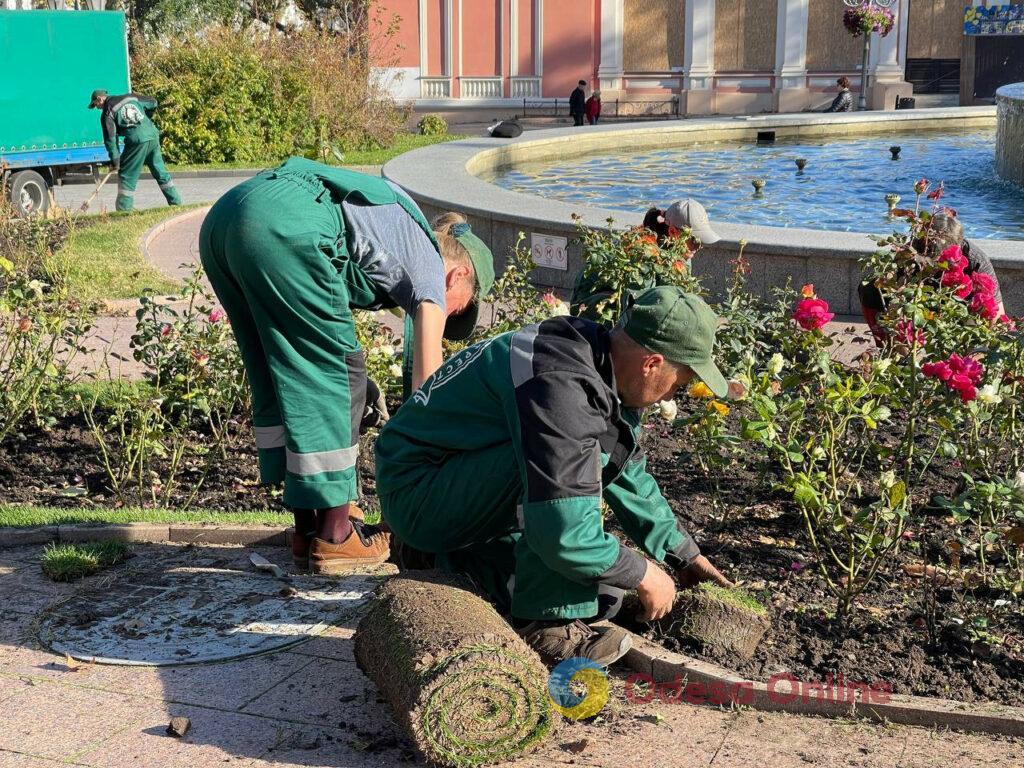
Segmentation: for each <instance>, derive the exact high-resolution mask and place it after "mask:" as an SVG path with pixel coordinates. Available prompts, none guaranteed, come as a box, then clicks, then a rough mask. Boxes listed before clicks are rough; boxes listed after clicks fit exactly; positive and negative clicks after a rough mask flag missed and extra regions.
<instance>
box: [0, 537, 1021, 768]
mask: <svg viewBox="0 0 1024 768" xmlns="http://www.w3.org/2000/svg"><path fill="white" fill-rule="evenodd" d="M259 551H260V552H261V553H262V554H263V555H265V556H266V557H268V558H270V559H272V560H276V561H277V562H279V563H282V564H286V560H287V557H288V552H287V550H285V549H284V548H277V549H270V548H268V549H261V550H259ZM40 552H41V550H40V548H38V547H25V548H19V549H11V550H0V606H2V610H0V767H2V768H16V767H17V768H47V767H48V766H56V765H58V764H65V765H66V764H72V765H78V766H92V767H93V768H122V767H127V766H132V767H133V768H134V767H136V766H144V767H147V768H148V767H149V766H154V767H156V766H159V768H179V767H180V768H214V766H224V765H231V766H245V767H246V768H264V767H268V768H269V766H278V767H282V766H332V767H333V766H352V767H353V768H361V767H363V766H366V767H367V768H369V767H370V766H381V765H383V766H391V765H400V764H413V765H419V764H421V763H420V762H419V761H418V759H416V758H415V757H414V755H413V754H412V752H411V749H410V746H409V744H408V742H407V741H406V740H405V738H404V736H403V734H402V732H401V730H400V728H399V727H398V726H397V725H396V724H395V722H394V719H393V717H392V713H391V711H390V709H389V708H388V706H387V705H386V704H383V703H382V702H381V700H380V699H379V698H378V694H377V691H376V688H375V687H374V685H373V684H372V683H371V682H370V681H369V680H368V679H367V678H366V677H364V676H363V675H362V673H361V672H360V671H359V669H358V668H357V666H356V664H355V662H354V658H353V656H352V640H351V639H352V635H353V632H354V628H355V625H356V623H357V621H358V616H354V617H352V618H350V619H348V620H346V621H345V622H344V623H343V624H342V625H341V626H336V627H334V628H333V629H331V630H330V631H329V632H328V633H327V634H325V635H322V636H320V637H317V638H314V639H311V640H309V641H307V642H306V643H304V644H302V645H298V646H292V647H291V648H290V649H289V650H286V651H279V652H276V653H270V654H266V655H263V656H257V657H253V658H249V659H246V660H241V661H233V662H226V663H220V664H208V665H196V666H183V667H163V668H153V667H124V666H100V665H89V664H78V663H74V662H73V663H71V664H68V662H67V660H66V659H65V658H62V657H59V656H55V655H53V654H51V653H49V652H47V651H44V650H41V649H40V648H39V646H38V645H37V643H36V641H35V640H34V639H33V638H34V633H35V631H36V628H37V627H38V625H39V622H40V620H41V619H43V618H45V616H46V615H47V611H48V610H50V609H52V608H54V607H55V606H58V605H63V606H64V607H63V611H65V612H66V611H68V610H69V608H70V609H73V607H74V602H75V600H76V595H77V594H78V593H79V592H80V591H82V590H85V589H95V588H96V587H97V586H102V585H104V584H106V583H110V584H114V583H116V581H117V579H118V571H117V570H114V571H112V572H108V573H106V574H99V575H97V576H94V577H92V578H91V579H88V580H86V581H85V582H84V583H81V584H79V585H59V584H54V583H52V582H50V581H48V580H46V579H45V577H44V576H43V575H42V573H41V571H40V568H39V563H38V558H39V555H40ZM197 553H198V555H199V556H200V557H207V558H209V557H210V556H211V555H212V556H216V557H219V558H222V559H232V558H234V559H238V558H240V557H244V555H245V553H244V552H242V551H241V550H240V549H239V548H233V547H212V546H211V547H195V546H174V545H138V546H137V548H136V554H137V557H142V558H147V559H149V560H153V561H159V562H161V563H162V565H161V567H162V568H166V569H168V570H173V569H175V568H181V567H185V566H187V565H189V564H190V563H192V562H194V560H195V558H196V557H197ZM169 618H170V619H177V620H184V617H169ZM87 620H88V617H87V616H86V617H83V621H87ZM177 716H185V717H188V718H190V719H191V721H192V727H191V730H190V731H189V732H188V734H187V735H186V736H185V737H184V738H181V739H179V738H175V737H173V736H169V735H167V734H166V732H165V730H166V728H167V724H168V722H169V721H170V719H171V718H172V717H177ZM1022 762H1024V742H1021V741H1013V740H1009V739H998V738H990V737H984V736H970V735H961V734H951V733H939V732H934V731H928V730H924V729H918V728H906V727H884V726H876V725H869V724H867V723H862V722H857V721H831V720H824V719H819V718H801V717H794V716H789V715H780V714H766V713H757V712H752V711H720V710H717V709H711V708H704V707H693V706H689V705H665V704H662V705H660V706H659V705H654V704H650V705H632V704H630V703H628V702H627V701H626V700H625V697H624V696H623V682H622V678H621V677H617V678H616V679H615V681H614V686H613V697H612V700H611V702H610V703H609V705H608V707H606V709H605V710H604V711H603V712H602V714H601V716H600V718H599V719H598V720H597V721H595V722H593V723H587V724H581V723H567V724H566V725H565V726H564V727H563V728H562V729H561V730H560V731H559V733H558V734H557V735H556V736H555V738H554V739H552V740H551V741H550V743H549V744H548V745H546V746H545V747H544V748H543V749H542V750H541V751H540V752H539V753H537V754H535V755H533V756H531V757H529V758H527V759H525V760H523V761H521V762H518V763H515V765H519V766H524V767H526V766H528V767H530V768H548V767H550V766H552V765H581V766H607V767H608V768H613V767H618V766H621V767H622V768H627V766H629V767H632V766H688V767H689V766H715V767H716V768H729V767H735V768H759V767H760V766H770V768H790V767H791V766H806V765H815V766H878V767H879V768H893V767H894V766H896V767H900V768H904V767H905V768H910V767H911V766H913V767H915V768H917V767H920V768H924V767H925V766H929V767H931V766H935V767H939V766H941V767H943V768H946V767H947V766H966V765H970V766H974V767H976V766H993V767H998V768H1010V766H1017V765H1021V764H1022Z"/></svg>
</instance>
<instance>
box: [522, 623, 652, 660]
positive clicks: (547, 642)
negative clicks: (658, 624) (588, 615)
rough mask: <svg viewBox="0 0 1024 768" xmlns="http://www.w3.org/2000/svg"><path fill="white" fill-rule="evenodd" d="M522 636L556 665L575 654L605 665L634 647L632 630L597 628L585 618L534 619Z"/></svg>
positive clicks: (544, 658)
mask: <svg viewBox="0 0 1024 768" xmlns="http://www.w3.org/2000/svg"><path fill="white" fill-rule="evenodd" d="M518 632H519V635H520V636H521V637H522V638H523V639H524V640H525V641H526V642H528V643H529V644H530V645H531V646H533V649H534V650H535V651H537V653H539V654H540V657H541V658H542V659H543V660H544V662H545V663H546V664H550V665H552V666H554V665H556V664H558V663H559V662H561V661H565V660H566V659H571V658H573V657H574V656H582V657H583V658H586V659H590V660H591V661H593V662H594V663H595V664H599V665H601V666H602V667H607V666H610V665H611V664H614V663H615V662H616V661H618V660H619V659H621V658H622V657H623V656H625V655H626V653H627V652H628V651H629V649H630V648H631V647H632V640H630V638H629V633H628V632H626V630H624V629H621V628H620V627H602V628H601V629H594V628H592V627H588V626H587V625H586V624H584V623H583V622H582V621H578V620H577V621H568V622H566V621H533V622H530V623H529V624H527V625H526V626H525V627H523V628H522V629H520V630H518Z"/></svg>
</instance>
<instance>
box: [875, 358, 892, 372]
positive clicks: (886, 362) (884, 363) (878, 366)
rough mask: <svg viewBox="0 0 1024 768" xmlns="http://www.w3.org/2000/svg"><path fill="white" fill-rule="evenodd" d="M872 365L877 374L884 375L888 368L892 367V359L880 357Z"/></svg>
mask: <svg viewBox="0 0 1024 768" xmlns="http://www.w3.org/2000/svg"><path fill="white" fill-rule="evenodd" d="M872 365H873V367H874V369H875V371H876V372H877V373H885V372H886V371H887V370H889V366H890V365H892V358H889V357H880V358H879V359H877V360H875V362H874V363H872Z"/></svg>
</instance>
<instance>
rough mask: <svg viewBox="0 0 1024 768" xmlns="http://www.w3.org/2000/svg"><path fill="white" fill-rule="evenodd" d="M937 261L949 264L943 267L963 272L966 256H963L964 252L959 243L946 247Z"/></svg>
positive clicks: (965, 265)
mask: <svg viewBox="0 0 1024 768" xmlns="http://www.w3.org/2000/svg"><path fill="white" fill-rule="evenodd" d="M939 261H940V262H946V263H947V264H948V265H949V266H947V267H945V269H952V270H954V271H959V272H963V271H964V270H965V269H967V257H966V256H964V252H963V250H962V249H961V248H960V246H959V245H951V246H949V247H948V248H946V250H944V251H943V252H942V255H941V256H940V257H939Z"/></svg>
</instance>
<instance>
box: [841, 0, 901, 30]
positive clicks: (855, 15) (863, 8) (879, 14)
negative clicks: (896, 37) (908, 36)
mask: <svg viewBox="0 0 1024 768" xmlns="http://www.w3.org/2000/svg"><path fill="white" fill-rule="evenodd" d="M895 22H896V17H895V16H893V13H892V11H890V10H889V9H888V8H881V7H879V6H877V5H875V4H874V3H872V2H866V3H864V4H863V5H860V6H858V7H856V8H847V9H846V12H845V13H844V14H843V26H844V27H846V31H847V32H849V33H850V34H851V35H853V36H854V37H860V36H861V35H868V34H871V33H872V32H877V33H878V36H879V37H885V36H886V35H888V34H889V32H891V31H892V28H893V25H894V24H895Z"/></svg>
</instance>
